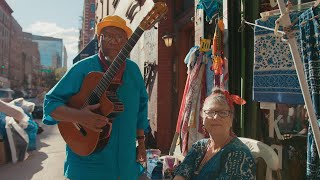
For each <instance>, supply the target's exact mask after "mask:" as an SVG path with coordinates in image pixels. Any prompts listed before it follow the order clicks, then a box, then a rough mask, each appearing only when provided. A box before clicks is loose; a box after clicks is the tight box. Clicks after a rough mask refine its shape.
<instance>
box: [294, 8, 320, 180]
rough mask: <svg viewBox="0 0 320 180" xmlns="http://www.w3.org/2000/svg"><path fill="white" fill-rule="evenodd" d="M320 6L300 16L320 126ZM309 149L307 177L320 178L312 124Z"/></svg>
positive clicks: (306, 69)
mask: <svg viewBox="0 0 320 180" xmlns="http://www.w3.org/2000/svg"><path fill="white" fill-rule="evenodd" d="M319 14H320V8H315V9H312V8H309V9H308V10H306V11H305V12H304V13H303V14H301V15H300V17H299V25H300V37H301V41H300V45H301V47H303V48H302V56H301V57H302V61H303V65H304V72H305V75H306V78H307V79H306V80H307V83H308V86H309V91H310V93H311V99H312V103H313V107H314V109H315V113H316V118H317V123H318V125H319V126H320V93H319V92H320V86H319V84H320V53H319V51H320V46H319V45H320V26H319V23H320V21H319V18H315V17H316V16H318V15H319ZM307 143H308V149H307V174H306V176H307V179H320V161H319V156H318V152H317V147H316V144H315V139H314V136H313V133H312V129H311V126H310V125H309V130H308V140H307Z"/></svg>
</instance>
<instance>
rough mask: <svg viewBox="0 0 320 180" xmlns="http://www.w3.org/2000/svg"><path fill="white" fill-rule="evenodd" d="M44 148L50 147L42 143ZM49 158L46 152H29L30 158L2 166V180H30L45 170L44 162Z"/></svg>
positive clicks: (0, 168)
mask: <svg viewBox="0 0 320 180" xmlns="http://www.w3.org/2000/svg"><path fill="white" fill-rule="evenodd" d="M42 144H43V145H44V146H48V145H47V144H45V143H42ZM47 158H48V155H47V154H46V153H44V152H39V151H37V150H36V151H33V152H29V157H28V158H27V159H26V160H24V161H21V162H17V163H16V164H13V163H11V162H10V163H7V164H5V165H3V166H0V174H1V179H14V180H30V179H32V177H33V175H34V174H36V173H37V172H39V171H41V170H42V169H43V163H42V162H43V161H44V160H45V159H47Z"/></svg>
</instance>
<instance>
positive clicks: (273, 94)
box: [253, 12, 304, 104]
mask: <svg viewBox="0 0 320 180" xmlns="http://www.w3.org/2000/svg"><path fill="white" fill-rule="evenodd" d="M301 13H302V12H292V13H290V18H291V21H292V22H293V20H296V19H297V18H298V17H299V15H300V14H301ZM278 18H279V16H272V17H269V18H268V20H267V21H263V20H262V19H258V20H256V24H259V25H261V26H265V27H269V28H272V29H274V27H275V21H276V20H277V19H278ZM298 28H299V27H298V24H296V25H295V26H293V31H294V33H295V35H296V39H297V41H298V42H299V31H298ZM281 30H282V29H281ZM253 100H254V101H260V102H275V103H283V104H304V100H303V96H302V93H301V89H300V84H299V81H298V76H297V73H296V70H295V67H294V63H293V59H292V56H291V52H290V49H289V46H288V44H287V43H286V42H283V41H281V38H280V37H276V36H275V35H274V32H273V31H270V30H266V29H262V28H259V27H255V30H254V69H253Z"/></svg>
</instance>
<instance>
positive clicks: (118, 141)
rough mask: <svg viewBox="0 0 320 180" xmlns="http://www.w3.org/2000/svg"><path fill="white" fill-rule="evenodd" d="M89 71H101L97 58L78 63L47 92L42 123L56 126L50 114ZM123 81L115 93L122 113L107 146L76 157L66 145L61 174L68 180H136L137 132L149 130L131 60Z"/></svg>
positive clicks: (144, 102)
mask: <svg viewBox="0 0 320 180" xmlns="http://www.w3.org/2000/svg"><path fill="white" fill-rule="evenodd" d="M92 71H96V72H97V71H98V72H99V71H100V72H102V71H103V70H102V66H101V64H100V62H99V59H98V56H97V55H94V56H91V57H88V58H86V59H84V60H82V61H79V62H77V63H76V64H75V65H74V66H73V67H72V68H71V69H70V70H69V71H68V72H67V73H66V74H65V75H64V77H63V78H62V79H61V80H60V81H59V82H58V83H57V84H56V85H55V87H53V88H52V89H51V90H50V91H49V92H48V93H47V95H46V96H45V100H44V118H43V122H44V124H48V125H54V124H57V123H58V121H56V120H55V119H53V118H52V117H51V116H50V114H51V112H52V111H53V110H55V109H56V108H57V107H59V106H61V105H64V104H65V103H66V102H68V99H70V97H71V96H73V95H75V94H76V93H77V92H78V91H79V90H80V87H81V85H82V81H83V79H84V78H85V77H86V76H87V74H88V73H89V72H92ZM122 80H123V84H122V85H121V86H120V87H119V88H118V90H117V92H116V93H117V96H118V98H119V99H120V100H121V102H123V104H124V112H122V113H119V115H117V117H116V118H115V120H114V121H113V124H112V132H111V136H110V140H109V142H108V144H107V145H106V146H105V147H104V149H102V150H101V151H99V152H95V153H93V154H90V155H89V156H79V155H77V154H75V153H74V152H73V151H72V150H71V149H70V148H69V147H68V146H67V147H66V160H65V164H64V175H65V176H66V177H67V178H69V179H72V180H87V179H97V180H103V179H107V180H117V179H118V177H119V176H120V178H121V180H133V179H137V177H138V173H139V172H140V167H141V166H139V163H137V162H136V131H137V129H146V128H147V127H148V120H147V110H148V95H147V92H146V88H145V85H144V81H143V78H142V75H141V72H140V70H139V67H138V66H137V64H136V63H134V62H133V61H131V60H128V59H127V61H126V69H125V71H124V74H123V78H122Z"/></svg>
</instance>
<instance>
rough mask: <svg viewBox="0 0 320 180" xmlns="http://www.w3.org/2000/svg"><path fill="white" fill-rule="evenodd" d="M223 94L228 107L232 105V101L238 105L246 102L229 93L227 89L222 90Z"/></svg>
mask: <svg viewBox="0 0 320 180" xmlns="http://www.w3.org/2000/svg"><path fill="white" fill-rule="evenodd" d="M224 96H225V97H226V99H227V101H228V104H229V106H230V107H232V106H233V103H235V104H238V105H244V104H246V101H245V100H244V99H242V98H241V97H240V96H237V95H234V94H230V93H229V91H227V90H225V91H224Z"/></svg>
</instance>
